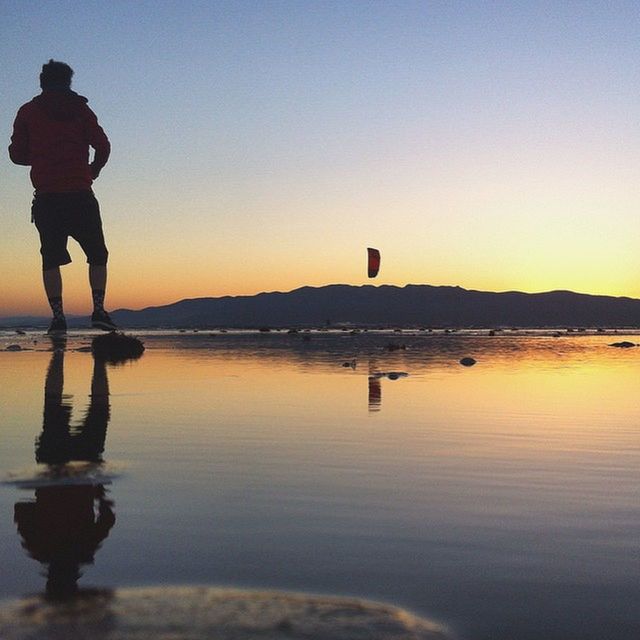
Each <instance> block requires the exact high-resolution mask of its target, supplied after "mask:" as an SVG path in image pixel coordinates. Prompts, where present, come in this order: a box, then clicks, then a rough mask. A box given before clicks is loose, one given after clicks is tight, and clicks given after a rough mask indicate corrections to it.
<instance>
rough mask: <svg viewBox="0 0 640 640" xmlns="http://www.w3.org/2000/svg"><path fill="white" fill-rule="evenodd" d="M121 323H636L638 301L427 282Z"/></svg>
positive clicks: (147, 314) (190, 305)
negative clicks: (487, 290) (483, 288)
mask: <svg viewBox="0 0 640 640" xmlns="http://www.w3.org/2000/svg"><path fill="white" fill-rule="evenodd" d="M112 316H113V318H114V319H115V321H116V322H117V323H118V324H119V325H120V326H122V327H131V328H136V327H216V326H224V327H243V328H258V327H287V326H316V327H321V326H327V325H341V324H352V325H367V326H393V327H408V326H415V327H422V326H424V327H499V326H506V327H581V326H584V327H611V328H613V327H628V328H631V327H634V328H640V300H639V299H634V298H615V297H611V296H592V295H586V294H579V293H573V292H571V291H550V292H547V293H533V294H532V293H521V292H517V291H508V292H504V293H492V292H484V291H473V290H467V289H462V288H461V287H434V286H430V285H407V286H405V287H396V286H389V285H383V286H371V285H365V286H351V285H340V284H336V285H327V286H324V287H302V288H300V289H295V290H293V291H290V292H287V293H281V292H274V293H260V294H257V295H254V296H225V297H221V298H195V299H192V300H181V301H180V302H176V303H173V304H169V305H164V306H161V307H148V308H146V309H142V310H140V311H131V310H128V309H120V310H117V311H115V312H113V314H112Z"/></svg>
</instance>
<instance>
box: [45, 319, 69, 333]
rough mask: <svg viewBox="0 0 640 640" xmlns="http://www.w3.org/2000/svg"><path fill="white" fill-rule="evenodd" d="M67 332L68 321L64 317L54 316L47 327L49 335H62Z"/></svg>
mask: <svg viewBox="0 0 640 640" xmlns="http://www.w3.org/2000/svg"><path fill="white" fill-rule="evenodd" d="M66 333H67V321H66V320H65V319H64V318H53V320H51V324H50V325H49V328H48V329H47V335H49V336H61V335H64V334H66Z"/></svg>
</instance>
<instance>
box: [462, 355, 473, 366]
mask: <svg viewBox="0 0 640 640" xmlns="http://www.w3.org/2000/svg"><path fill="white" fill-rule="evenodd" d="M475 363H476V360H474V358H468V357H466V358H462V359H461V360H460V364H461V365H462V366H463V367H473V365H474V364H475Z"/></svg>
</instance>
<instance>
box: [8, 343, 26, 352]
mask: <svg viewBox="0 0 640 640" xmlns="http://www.w3.org/2000/svg"><path fill="white" fill-rule="evenodd" d="M6 351H22V347H21V346H20V345H19V344H10V345H9V346H8V347H7V348H6Z"/></svg>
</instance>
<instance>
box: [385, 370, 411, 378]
mask: <svg viewBox="0 0 640 640" xmlns="http://www.w3.org/2000/svg"><path fill="white" fill-rule="evenodd" d="M408 375H409V374H408V373H406V372H405V371H389V373H387V378H389V380H398V379H399V378H406V377H407V376H408Z"/></svg>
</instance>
